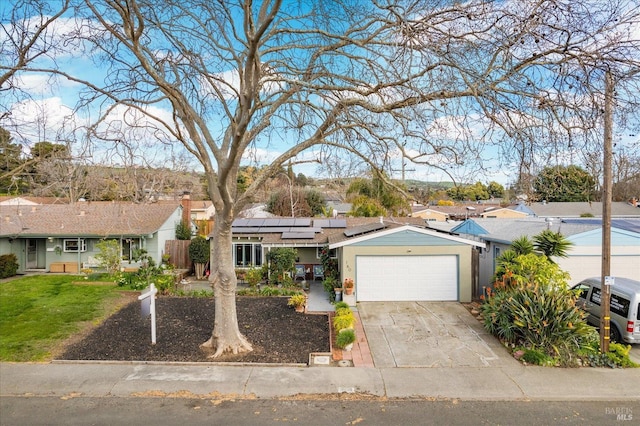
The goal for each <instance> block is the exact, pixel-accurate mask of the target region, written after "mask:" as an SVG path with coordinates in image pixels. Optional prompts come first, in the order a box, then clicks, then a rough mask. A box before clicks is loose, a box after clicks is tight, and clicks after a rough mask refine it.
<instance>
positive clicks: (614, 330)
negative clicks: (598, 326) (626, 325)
mask: <svg viewBox="0 0 640 426" xmlns="http://www.w3.org/2000/svg"><path fill="white" fill-rule="evenodd" d="M610 327H611V328H610V329H609V342H615V343H622V334H620V331H619V330H618V327H616V325H615V324H614V323H611V324H610Z"/></svg>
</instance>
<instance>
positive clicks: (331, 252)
mask: <svg viewBox="0 0 640 426" xmlns="http://www.w3.org/2000/svg"><path fill="white" fill-rule="evenodd" d="M321 257H322V247H316V258H317V259H320V258H321ZM329 257H330V258H331V259H337V258H338V251H337V250H336V249H330V250H329Z"/></svg>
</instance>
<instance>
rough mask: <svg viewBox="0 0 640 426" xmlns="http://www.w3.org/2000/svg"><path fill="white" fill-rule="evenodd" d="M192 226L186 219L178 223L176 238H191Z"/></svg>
mask: <svg viewBox="0 0 640 426" xmlns="http://www.w3.org/2000/svg"><path fill="white" fill-rule="evenodd" d="M190 239H191V226H190V225H189V223H187V222H185V221H180V222H178V223H177V224H176V240H190Z"/></svg>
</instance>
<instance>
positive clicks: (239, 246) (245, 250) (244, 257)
mask: <svg viewBox="0 0 640 426" xmlns="http://www.w3.org/2000/svg"><path fill="white" fill-rule="evenodd" d="M233 265H234V266H235V267H236V268H248V267H249V266H262V245H261V244H257V243H233Z"/></svg>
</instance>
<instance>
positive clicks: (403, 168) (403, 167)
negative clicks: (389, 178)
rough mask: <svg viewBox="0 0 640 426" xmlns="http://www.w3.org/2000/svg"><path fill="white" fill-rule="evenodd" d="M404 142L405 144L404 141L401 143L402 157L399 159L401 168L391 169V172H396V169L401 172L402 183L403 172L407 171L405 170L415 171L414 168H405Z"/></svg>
mask: <svg viewBox="0 0 640 426" xmlns="http://www.w3.org/2000/svg"><path fill="white" fill-rule="evenodd" d="M406 144H407V142H406V141H405V142H403V143H402V158H401V160H400V161H402V164H401V169H400V170H398V169H391V171H392V172H397V171H400V172H402V183H404V172H405V171H407V172H415V171H416V169H407V168H406V167H407V162H406V161H405V157H404V147H405V146H406Z"/></svg>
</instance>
